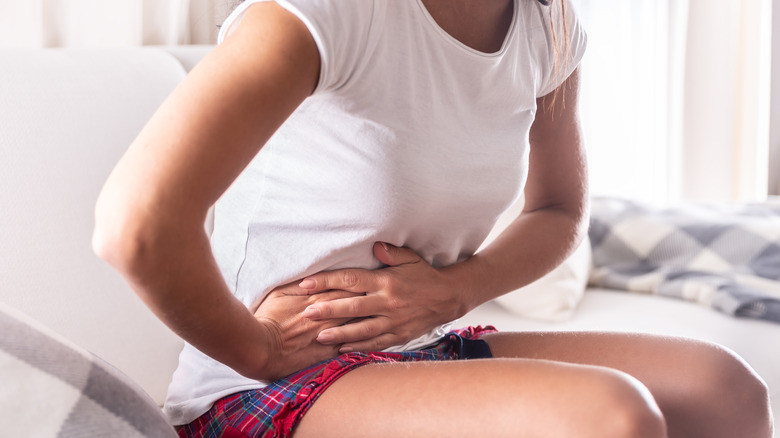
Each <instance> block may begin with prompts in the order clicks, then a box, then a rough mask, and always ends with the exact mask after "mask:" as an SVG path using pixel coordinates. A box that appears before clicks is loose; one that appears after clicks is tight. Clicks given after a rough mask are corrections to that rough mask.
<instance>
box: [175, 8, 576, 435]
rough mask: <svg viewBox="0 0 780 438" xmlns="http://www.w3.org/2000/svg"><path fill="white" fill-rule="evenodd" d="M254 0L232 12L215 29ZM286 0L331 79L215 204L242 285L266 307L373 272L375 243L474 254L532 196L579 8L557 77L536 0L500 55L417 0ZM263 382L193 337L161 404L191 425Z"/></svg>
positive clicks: (519, 15) (453, 255)
mask: <svg viewBox="0 0 780 438" xmlns="http://www.w3.org/2000/svg"><path fill="white" fill-rule="evenodd" d="M259 1H265V0H254V1H252V0H250V1H246V2H244V3H243V4H242V5H241V6H239V8H237V9H236V10H235V11H234V12H233V13H232V14H231V15H230V17H228V19H227V21H226V22H225V24H224V25H223V27H222V29H221V32H220V41H222V39H224V37H225V36H226V35H228V34H229V33H230V32H231V30H232V29H233V28H234V27H235V25H236V24H237V23H238V22H239V20H240V19H241V17H242V16H243V14H244V12H245V11H246V9H247V8H248V7H249V6H251V5H252V4H253V3H257V2H259ZM277 2H278V3H279V4H281V5H282V6H283V7H285V8H286V9H287V10H289V11H290V12H292V13H294V14H295V15H296V16H297V17H299V18H300V19H301V20H302V21H303V22H304V23H305V24H306V26H307V27H308V29H309V30H310V32H311V33H312V36H313V37H314V39H315V41H316V43H317V47H318V49H319V52H320V57H321V73H320V80H319V83H318V85H317V89H316V90H315V92H314V94H313V95H312V96H311V97H309V98H308V99H307V100H306V101H304V103H303V104H302V105H301V106H300V107H299V108H298V109H297V110H296V111H295V113H294V114H293V115H292V116H291V117H290V118H289V119H288V120H287V122H286V123H285V124H284V125H283V126H282V127H281V128H280V129H279V131H278V132H277V133H276V134H275V135H274V136H273V137H272V138H271V140H270V141H269V142H268V143H267V144H266V145H265V146H264V147H263V149H262V150H261V151H260V153H259V154H258V155H257V157H256V158H255V159H254V160H253V161H252V162H251V164H250V165H249V167H248V168H247V169H246V170H245V171H244V172H243V173H242V174H241V175H240V176H239V178H238V179H237V180H236V181H235V183H234V184H233V185H232V186H231V187H230V188H229V190H228V191H227V192H226V193H225V194H224V196H222V198H221V199H220V200H219V202H218V203H217V205H216V210H215V224H214V233H213V235H212V247H213V251H214V254H215V257H216V259H217V261H218V263H219V266H220V269H221V270H222V272H223V274H224V277H225V280H226V281H227V283H228V285H229V287H230V288H231V289H232V290H233V292H234V293H235V295H236V296H237V297H238V298H239V299H240V300H241V301H242V302H243V303H244V304H245V305H247V306H248V307H250V308H256V306H257V304H258V303H259V302H260V300H262V298H263V297H264V295H265V294H266V293H267V292H268V291H270V290H271V289H273V288H274V287H276V286H278V285H281V284H285V283H288V282H290V281H293V280H298V279H302V278H303V277H305V276H307V275H310V274H313V273H316V272H320V271H324V270H333V269H338V268H345V267H350V268H365V269H375V268H378V267H380V263H379V262H378V261H377V260H376V259H375V258H374V257H373V253H372V245H373V244H374V242H377V241H383V242H388V243H390V244H393V245H396V246H404V247H409V248H411V249H413V250H414V251H416V252H417V253H418V254H419V255H420V256H422V257H423V258H424V259H425V260H426V261H428V262H429V263H431V264H432V265H433V266H435V267H441V266H447V265H450V264H453V263H457V262H460V261H463V260H465V259H467V258H468V257H470V256H471V255H472V254H473V253H474V252H475V251H476V250H477V248H478V247H479V246H480V244H481V243H482V241H483V240H484V239H485V237H486V236H487V234H488V233H489V231H490V230H491V228H492V226H493V224H494V223H495V221H496V219H497V218H498V216H499V215H500V214H501V213H502V212H503V211H504V210H505V209H506V208H507V207H509V206H510V205H511V204H512V203H513V201H514V200H515V199H517V198H518V197H519V196H520V194H521V192H522V188H523V185H524V183H525V179H526V175H527V170H528V169H527V165H528V152H529V145H528V133H529V129H530V126H531V123H532V122H533V119H534V115H535V111H536V98H537V97H540V96H543V95H545V94H547V93H549V92H550V91H552V90H554V89H555V88H556V87H557V86H558V85H559V83H560V79H563V78H565V77H567V76H568V74H569V73H570V72H571V71H572V70H573V69H574V67H576V65H577V64H578V62H579V60H580V57H581V56H582V53H583V52H584V47H585V35H584V32H583V31H582V30H581V29H580V27H579V25H578V23H577V21H576V18H575V17H574V15H572V16H571V17H568V20H569V34H570V37H571V38H570V41H571V48H570V50H571V59H570V60H569V61H568V62H567V63H566V65H568V68H567V70H566V71H564V72H562V74H555V75H554V74H553V68H552V64H553V56H554V55H553V50H552V47H553V45H552V38H551V36H550V32H549V21H548V20H549V9H547V8H545V7H543V6H541V5H539V4H538V2H537V1H536V0H515V3H516V4H515V14H514V18H513V20H512V24H511V27H510V29H509V31H508V34H507V37H506V39H505V41H504V43H503V46H502V47H501V49H500V50H499V51H498V52H495V53H490V54H487V53H483V52H479V51H477V50H474V49H472V48H469V47H467V46H465V45H464V44H462V43H460V42H459V41H457V40H456V39H454V38H453V37H451V36H450V35H449V34H447V33H446V32H445V31H444V30H442V29H441V28H440V27H439V26H438V25H437V24H436V22H435V21H434V19H433V18H432V17H431V16H430V15H429V13H428V12H427V10H426V9H425V7H424V6H423V4H422V2H421V0H337V1H322V0H320V1H316V0H286V1H277ZM246 56H252V54H251V53H247V54H246ZM554 76H555V77H554ZM556 78H557V79H556ZM447 329H448V326H444V327H438V328H436V329H434V330H432V331H431V332H430V333H428V334H426V335H425V336H423V337H421V338H419V339H416V340H413V341H411V342H409V343H408V344H406V345H403V346H398V347H394V348H393V349H392V350H396V351H398V350H409V349H415V348H420V347H422V346H425V345H429V344H431V343H432V342H433V341H435V340H436V339H437V338H439V337H440V336H441V335H443V334H444V333H445V332H446V331H447ZM262 386H263V384H262V383H260V382H257V381H254V380H251V379H247V378H245V377H242V376H240V375H239V374H238V373H236V372H234V371H233V370H232V369H230V368H229V367H227V366H224V365H222V364H220V363H218V362H216V361H214V360H213V359H211V358H209V357H208V356H206V355H204V354H202V353H200V352H199V351H197V350H196V349H195V348H193V347H191V346H190V345H186V346H185V348H184V350H183V351H182V354H181V356H180V361H179V368H178V369H177V370H176V372H175V374H174V377H173V382H172V383H171V386H170V388H169V393H168V400H167V401H166V405H165V412H166V414H167V415H168V416H169V417H170V419H171V420H172V422H173V424H184V423H188V422H190V421H192V420H194V419H195V418H197V417H198V416H199V415H200V414H202V413H203V412H205V411H207V410H208V409H209V407H210V406H211V404H212V403H213V402H214V401H216V400H217V399H219V398H221V397H224V396H226V395H229V394H232V393H235V392H238V391H243V390H247V389H252V388H258V387H262Z"/></svg>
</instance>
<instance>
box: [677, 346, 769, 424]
mask: <svg viewBox="0 0 780 438" xmlns="http://www.w3.org/2000/svg"><path fill="white" fill-rule="evenodd" d="M694 348H696V349H697V351H696V355H695V356H694V357H695V360H696V362H697V363H696V364H694V367H695V370H696V371H695V373H693V372H692V373H691V375H690V376H685V377H686V378H685V382H686V383H685V384H684V387H685V392H686V393H687V394H688V396H689V398H690V400H695V401H696V403H697V404H698V408H699V409H701V408H702V407H704V406H707V407H708V408H709V410H710V414H711V415H715V416H718V417H720V418H722V419H724V420H725V421H729V420H730V419H731V421H730V423H732V424H734V426H735V427H745V425H746V424H752V425H753V426H751V427H756V428H757V429H758V430H761V431H764V432H758V431H757V433H756V434H752V433H751V434H747V435H743V436H763V435H764V434H766V436H769V435H768V431H769V430H771V421H772V419H771V408H770V403H769V390H768V388H767V386H766V383H765V382H764V381H763V380H762V379H761V377H760V376H759V375H758V374H757V373H756V372H755V371H754V370H753V369H752V368H751V367H750V365H748V364H747V363H746V362H745V361H744V360H743V359H742V358H740V357H739V356H737V355H736V354H734V353H733V352H732V351H730V350H727V349H725V348H723V347H720V346H718V345H714V344H709V343H700V344H698V345H696V346H695V347H694ZM743 431H744V429H743Z"/></svg>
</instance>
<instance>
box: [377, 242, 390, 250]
mask: <svg viewBox="0 0 780 438" xmlns="http://www.w3.org/2000/svg"><path fill="white" fill-rule="evenodd" d="M379 244H380V245H382V248H384V249H385V251H390V247H389V246H388V245H387V244H386V243H385V242H379Z"/></svg>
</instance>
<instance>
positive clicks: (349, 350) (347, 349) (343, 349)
mask: <svg viewBox="0 0 780 438" xmlns="http://www.w3.org/2000/svg"><path fill="white" fill-rule="evenodd" d="M353 351H354V349H353V348H352V347H341V348H339V353H342V354H343V353H352V352H353Z"/></svg>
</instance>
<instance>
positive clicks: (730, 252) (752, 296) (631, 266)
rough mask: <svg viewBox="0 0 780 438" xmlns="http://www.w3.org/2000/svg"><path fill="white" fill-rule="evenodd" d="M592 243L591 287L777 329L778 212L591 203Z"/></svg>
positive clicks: (760, 207) (772, 208) (775, 208)
mask: <svg viewBox="0 0 780 438" xmlns="http://www.w3.org/2000/svg"><path fill="white" fill-rule="evenodd" d="M589 236H590V240H591V245H592V250H593V270H592V271H591V278H590V281H589V283H590V284H591V285H593V286H600V287H606V288H613V289H620V290H626V291H631V292H640V293H649V294H658V295H664V296H669V297H675V298H681V299H685V300H689V301H694V302H698V303H700V304H703V305H706V306H709V307H712V308H713V309H716V310H719V311H721V312H724V313H727V314H730V315H734V316H742V317H749V318H758V319H763V320H768V321H774V322H779V323H780V205H771V204H749V205H748V204H742V205H735V204H729V205H713V204H709V205H705V204H689V205H685V206H682V207H676V208H667V209H659V208H651V207H649V206H647V205H642V204H639V203H635V202H631V201H626V200H619V199H607V198H596V199H594V200H593V202H592V204H591V222H590V230H589Z"/></svg>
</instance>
